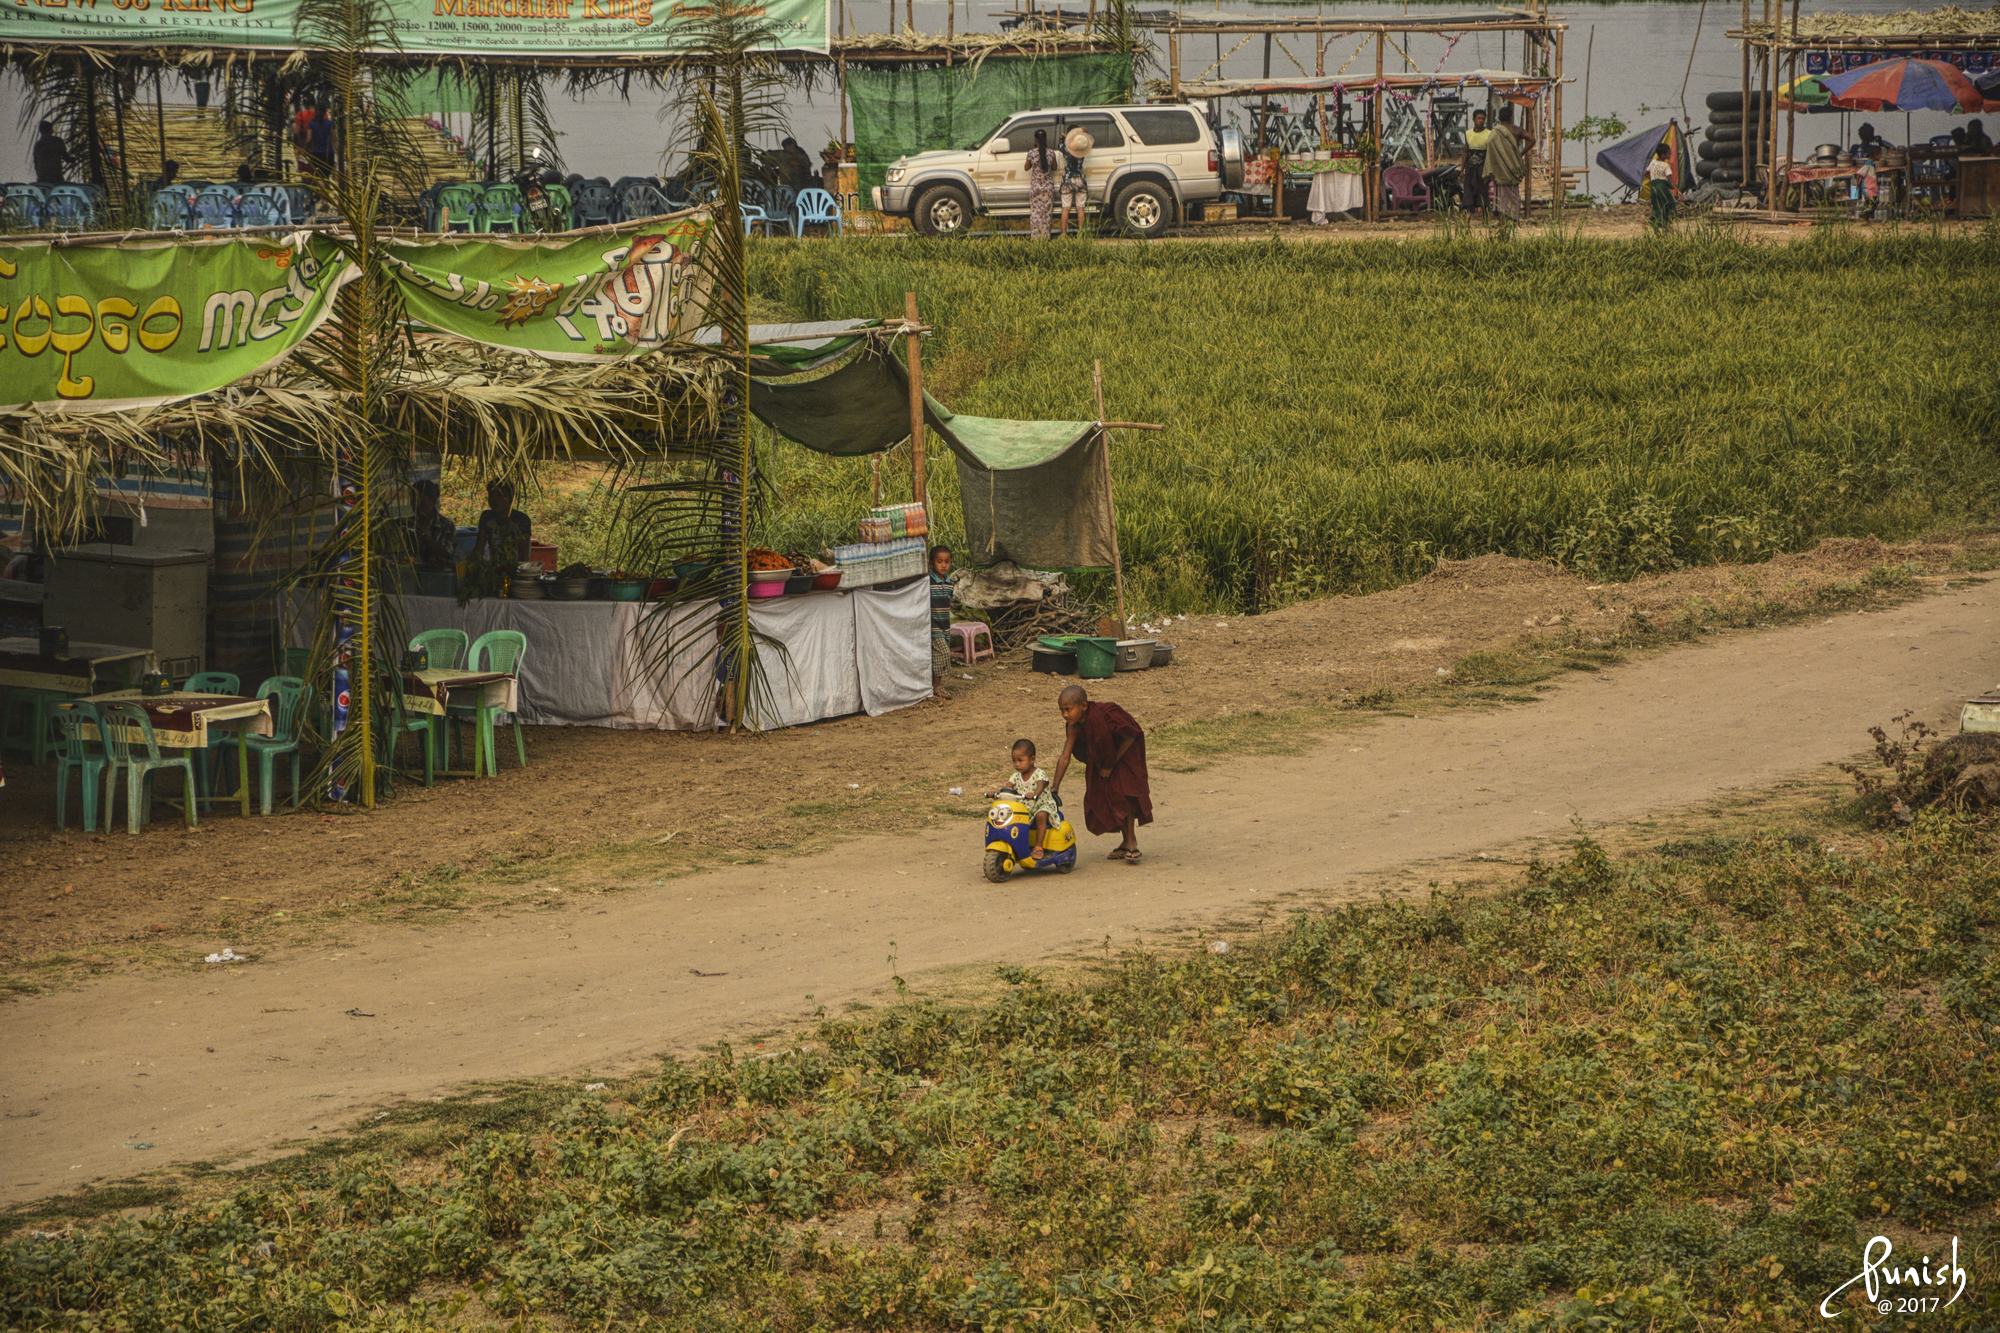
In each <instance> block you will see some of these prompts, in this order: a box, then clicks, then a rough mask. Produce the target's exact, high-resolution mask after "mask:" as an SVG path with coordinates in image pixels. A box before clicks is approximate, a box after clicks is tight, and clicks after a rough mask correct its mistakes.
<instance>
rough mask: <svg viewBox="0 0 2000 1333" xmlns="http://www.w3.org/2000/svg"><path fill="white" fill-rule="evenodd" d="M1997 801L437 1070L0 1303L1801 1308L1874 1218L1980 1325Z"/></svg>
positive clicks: (763, 1324) (842, 1312)
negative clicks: (674, 1050) (413, 1098)
mask: <svg viewBox="0 0 2000 1333" xmlns="http://www.w3.org/2000/svg"><path fill="white" fill-rule="evenodd" d="M1992 834H1993V829H1992V827H1991V826H1990V825H1987V826H1984V827H1982V826H1979V825H1976V824H1972V823H1969V822H1953V821H1950V820H1948V819H1945V818H1937V817H1932V816H1928V815H1927V816H1924V817H1923V818H1922V819H1920V821H1919V823H1918V825H1917V826H1916V827H1915V828H1914V829H1913V830H1911V831H1909V832H1907V833H1899V834H1896V835H1893V836H1890V837H1887V838H1885V839H1883V840H1882V841H1880V842H1878V843H1873V844H1871V845H1869V846H1868V848H1867V850H1865V851H1861V852H1856V853H1853V854H1837V853H1833V852H1830V851H1828V850H1826V849H1824V848H1823V847H1822V846H1821V845H1820V841H1819V839H1818V838H1815V837H1789V838H1779V837H1773V838H1768V839H1765V840H1760V841H1757V842H1754V843H1751V844H1743V845H1734V846H1732V845H1729V844H1723V843H1716V842H1712V841H1711V842H1703V843H1700V844H1692V845H1686V846H1679V847H1673V846H1669V847H1664V848H1662V849H1660V854H1657V855H1653V856H1649V857H1646V858H1643V859H1639V860H1635V861H1630V862H1625V863H1613V862H1611V861H1608V860H1607V859H1606V858H1605V857H1604V856H1603V854H1602V853H1601V852H1599V851H1598V850H1597V849H1596V848H1595V847H1594V846H1593V845H1592V844H1589V843H1583V844H1580V845H1579V847H1578V848H1577V850H1576V852H1575V854H1574V855H1573V856H1572V857H1571V858H1570V859H1569V860H1568V861H1567V862H1565V863H1563V864H1560V865H1551V866H1540V867H1537V868H1535V869H1534V870H1533V871H1532V872H1531V873H1530V874H1529V876H1528V877H1527V879H1526V881H1525V883H1524V884H1522V885H1520V886H1518V887H1517V888H1515V889H1514V890H1512V891H1510V892H1507V893H1505V894H1503V895H1500V896H1497V897H1493V898H1487V899H1479V900H1467V899H1465V898H1463V897H1459V896H1455V895H1442V896H1436V897H1434V898H1433V900H1432V901H1431V902H1430V903H1429V904H1428V905H1425V906H1421V907H1416V906H1385V907H1383V908H1380V909H1376V910H1346V911H1341V912H1333V913H1314V914H1308V915H1304V916H1301V917H1299V918H1297V919H1296V920H1295V921H1294V922H1293V923H1292V924H1291V926H1290V927H1289V929H1287V930H1285V931H1284V932H1282V933H1281V934H1279V935H1278V936H1277V937H1275V938H1274V939H1272V940H1270V941H1268V942H1267V945H1266V946H1265V947H1263V948H1258V949H1240V950H1238V951H1236V952H1232V953H1229V954H1225V955H1214V954H1211V953H1201V954H1198V955H1196V956H1194V957H1191V958H1164V957H1157V956H1133V957H1127V958H1124V959H1122V960H1119V961H1117V962H1116V963H1115V964H1112V965H1110V966H1108V969H1107V972H1106V975H1104V976H1103V977H1101V978H1099V979H1097V980H1095V981H1093V982H1091V983H1089V984H1083V985H1077V986H1074V987H1059V986H1056V985H1052V984H1048V983H1046V982H1045V981H1042V980H1039V979H1037V978H1036V977H1034V976H1032V975H1030V974H1029V973H1027V972H1023V971H1018V970H1008V971H1007V972H1006V973H1005V974H1004V975H1005V978H1006V982H1007V988H1006V990H1005V992H1004V993H1003V994H1002V995H1001V996H1000V997H999V998H998V999H997V1000H995V1001H994V1002H992V1003H990V1004H987V1005H984V1006H981V1007H975V1008H947V1007H944V1006H941V1005H937V1004H933V1003H929V1002H923V1001H918V1000H910V1001H907V1002H904V1003H900V1004H898V1005H896V1006H894V1007H892V1008H890V1009H888V1010H885V1011H883V1012H881V1013H878V1014H863V1015H861V1016H858V1017H855V1018H851V1019H848V1020H841V1021H828V1022H826V1023H825V1024H824V1025H823V1026H822V1027H821V1029H820V1030H819V1033H818V1040H817V1041H815V1042H813V1043H811V1044H809V1045H808V1046H807V1047H805V1048H803V1049H800V1050H797V1051H788V1052H786V1053H784V1054H782V1055H779V1056H777V1057H776V1058H757V1059H751V1060H745V1061H736V1060H733V1059H732V1058H731V1057H730V1056H729V1054H728V1053H727V1052H726V1051H725V1052H722V1053H719V1054H718V1055H716V1056H715V1057H713V1058H711V1059H709V1060H706V1061H705V1062H703V1063H701V1064H699V1065H694V1066H680V1065H671V1066H669V1067H668V1068H666V1070H665V1071H664V1072H663V1074H662V1075H661V1076H660V1077H659V1078H657V1079H654V1080H650V1081H646V1082H644V1083H642V1084H636V1085H630V1086H624V1087H620V1088H614V1089H611V1090H608V1091H607V1092H605V1093H603V1094H600V1095H588V1094H579V1095H578V1096H576V1097H575V1099H574V1100H573V1101H571V1102H569V1103H568V1104H567V1105H565V1106H562V1107H561V1108H560V1109H557V1110H550V1109H548V1108H547V1107H546V1104H545V1103H544V1104H543V1105H541V1106H539V1107H537V1106H536V1105H535V1104H534V1103H533V1102H532V1101H530V1102H527V1103H522V1106H523V1107H524V1108H526V1109H525V1111H524V1113H523V1114H521V1115H520V1116H519V1118H516V1119H513V1120H511V1121H510V1120H508V1119H506V1118H505V1117H504V1116H502V1117H500V1118H499V1122H498V1123H497V1124H495V1125H494V1126H493V1127H490V1128H485V1129H467V1128H464V1127H463V1115H464V1108H452V1110H451V1115H452V1116H453V1117H454V1119H455V1121H456V1124H455V1125H454V1127H453V1130H452V1131H451V1132H449V1133H437V1132H430V1131H425V1130H423V1129H422V1127H421V1126H418V1127H417V1130H418V1132H417V1133H416V1134H415V1135H414V1136H413V1137H412V1138H411V1139H410V1140H408V1144H407V1150H406V1154H407V1155H405V1156H404V1157H403V1158H402V1159H401V1160H394V1159H391V1158H390V1157H388V1156H382V1155H355V1156H349V1157H345V1158H329V1157H328V1156H326V1155H320V1156H317V1157H315V1158H312V1159H308V1160H305V1161H302V1162H299V1163H295V1164H293V1165H291V1166H290V1167H286V1166H282V1165H281V1166H278V1167H271V1168H264V1169H262V1170H260V1171H258V1172H255V1173H252V1177H251V1179H250V1182H249V1183H248V1184H247V1185H246V1186H245V1187H244V1188H242V1189H241V1190H239V1191H238V1192H237V1193H235V1194H233V1195H230V1196H227V1197H218V1198H211V1199H210V1200H209V1201H206V1202H202V1203H197V1204H192V1205H190V1206H187V1207H185V1208H179V1209H170V1210H167V1211H164V1212H162V1213H160V1214H158V1215H156V1216H153V1217H150V1218H147V1219H145V1220H139V1221H134V1220H113V1221H111V1222H110V1223H108V1224H106V1225H101V1226H96V1227H87V1228H79V1229H75V1230H73V1231H69V1232H66V1233H63V1234H38V1235H31V1236H17V1238H16V1239H15V1240H13V1241H12V1242H11V1243H10V1244H9V1245H8V1247H7V1248H6V1249H5V1251H4V1254H0V1314H3V1315H4V1319H5V1322H6V1324H7V1326H8V1327H11V1328H40V1327H52V1326H71V1327H105V1328H113V1327H116V1328H132V1329H156V1328H158V1329H164V1328H171V1327H182V1328H207V1327H218V1328H221V1327H228V1328H239V1327H240V1328H267V1329H331V1328H335V1327H337V1326H339V1327H347V1328H384V1329H387V1328H416V1327H425V1326H433V1325H442V1324H445V1323H449V1322H468V1321H474V1320H489V1319H495V1318H509V1319H511V1318H515V1317H521V1316H532V1317H534V1318H536V1319H537V1320H538V1321H539V1320H540V1319H542V1318H543V1317H547V1318H549V1319H551V1320H555V1321H558V1322H561V1321H571V1322H574V1323H575V1324H578V1325H582V1326H592V1327H597V1326H603V1325H606V1324H614V1325H619V1326H638V1325H641V1324H656V1325H657V1326H659V1327H668V1328H701V1329H736V1328H742V1329H750V1328H764V1329H805V1328H815V1327H820V1328H835V1327H838V1328H863V1327H865V1328H907V1327H915V1328H941V1329H942V1328H970V1327H979V1328H985V1329H1003V1328H1012V1329H1015V1330H1026V1329H1028V1328H1030V1327H1047V1328H1057V1329H1084V1328H1090V1327H1097V1328H1112V1327H1117V1328H1133V1329H1153V1328H1189V1329H1194V1328H1200V1329H1248V1328H1258V1329H1274V1330H1275V1329H1281V1328H1298V1329H1364V1328H1366V1329H1375V1328H1387V1327H1397V1328H1412V1329H1463V1328H1473V1327H1484V1326H1487V1325H1488V1324H1494V1325H1498V1324H1501V1323H1505V1324H1506V1326H1508V1327H1518V1328H1523V1329H1529V1328H1551V1329H1553V1328H1585V1327H1588V1328H1594V1329H1608V1330H1617V1329H1630V1330H1634V1331H1635V1333H1636V1331H1637V1330H1642V1329H1675V1328H1696V1327H1700V1328H1706V1329H1740V1328H1749V1327H1751V1326H1752V1325H1755V1326H1756V1327H1759V1328H1772V1327H1776V1328H1800V1329H1803V1328H1805V1327H1807V1326H1809V1325H1810V1326H1813V1327H1819V1326H1821V1324H1822V1321H1821V1320H1820V1319H1819V1316H1818V1314H1817V1312H1816V1306H1817V1303H1818V1301H1819V1300H1820V1299H1821V1297H1822V1296H1823V1295H1824V1294H1825V1293H1826V1292H1828V1291H1830V1290H1832V1289H1833V1288H1834V1287H1835V1286H1837V1285H1838V1284H1839V1283H1841V1282H1843V1281H1845V1280H1846V1279H1847V1278H1848V1277H1851V1276H1853V1275H1854V1274H1855V1273H1857V1272H1858V1271H1859V1262H1860V1253H1861V1244H1862V1241H1864V1240H1865V1239H1866V1238H1867V1237H1868V1236H1869V1235H1871V1234H1874V1233H1876V1232H1883V1233H1886V1234H1890V1235H1892V1236H1894V1237H1896V1238H1897V1240H1898V1243H1899V1245H1904V1244H1908V1245H1914V1246H1915V1247H1916V1251H1915V1252H1922V1253H1928V1254H1930V1255H1931V1260H1932V1263H1933V1264H1936V1263H1937V1262H1938V1261H1939V1255H1940V1254H1941V1253H1948V1248H1949V1243H1948V1241H1941V1240H1938V1239H1936V1238H1937V1237H1939V1236H1949V1235H1952V1234H1956V1235H1957V1236H1958V1237H1959V1241H1960V1244H1959V1256H1960V1263H1961V1265H1962V1266H1963V1267H1965V1268H1966V1269H1967V1270H1968V1271H1969V1272H1970V1273H1971V1274H1972V1275H1973V1277H1972V1290H1971V1291H1970V1292H1969V1293H1968V1294H1967V1295H1966V1296H1965V1297H1963V1298H1961V1300H1960V1302H1959V1305H1958V1308H1957V1309H1956V1310H1953V1311H1949V1312H1946V1313H1943V1314H1930V1315H1926V1316H1924V1317H1922V1318H1921V1319H1920V1320H1909V1321H1900V1320H1890V1321H1886V1322H1885V1326H1894V1325H1896V1324H1899V1323H1903V1322H1907V1323H1908V1324H1909V1326H1911V1327H1916V1326H1919V1325H1921V1326H1922V1327H1926V1328H1933V1327H1934V1328H1970V1327H1976V1326H1980V1325H1981V1324H1982V1323H1984V1324H1986V1325H1988V1326H1990V1324H1991V1322H1992V1321H1993V1320H1995V1319H1996V1318H2000V1302H1996V1301H1995V1299H1994V1297H1993V1294H1992V1293H1993V1292H1994V1291H1995V1290H1996V1288H1995V1287H1994V1285H1993V1276H1992V1275H1993V1273H1994V1272H1995V1271H1996V1268H1995V1265H1996V1264H1997V1263H2000V1224H1996V1222H1995V1220H1994V1219H1995V1199H1996V1190H2000V1178H1996V1175H1995V1172H1994V1167H1993V1163H1994V1162H1995V1160H1996V1159H2000V1122H1996V1120H1995V1118H1994V1115H1993V1108H1994V1107H1995V1106H1996V1105H2000V1050H1996V1046H1997V1045H2000V1007H1996V996H1997V995H2000V948H1996V936H1995V926H1996V912H1997V911H2000V876H1996V872H1995V861H1994V856H1993V847H1992V841H1991V839H1992ZM501 1109H502V1108H495V1110H496V1111H499V1110H501ZM406 1111H407V1115H408V1118H411V1119H414V1118H416V1117H418V1116H421V1115H422V1114H423V1111H422V1108H406ZM405 1114H406V1113H405V1112H399V1113H398V1117H399V1118H404V1117H405ZM1913 1230H1914V1231H1915V1232H1917V1233H1921V1234H1917V1235H1913V1234H1912V1232H1913ZM474 1292H476V1293H477V1295H476V1296H473V1295H472V1293H474ZM1898 1294H1904V1295H1909V1294H1920V1293H1912V1292H1902V1293H1898ZM413 1298H414V1299H413ZM468 1299H471V1300H474V1301H476V1304H472V1305H470V1306H466V1305H464V1304H462V1302H464V1301H466V1300H468Z"/></svg>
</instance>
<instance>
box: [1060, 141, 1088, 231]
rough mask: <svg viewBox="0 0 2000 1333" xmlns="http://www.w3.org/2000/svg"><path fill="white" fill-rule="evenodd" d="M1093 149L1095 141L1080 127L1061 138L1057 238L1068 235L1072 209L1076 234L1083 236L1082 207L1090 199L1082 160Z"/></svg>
mask: <svg viewBox="0 0 2000 1333" xmlns="http://www.w3.org/2000/svg"><path fill="white" fill-rule="evenodd" d="M1095 147H1097V141H1096V140H1095V139H1093V138H1091V137H1090V131H1089V130H1087V129H1085V128H1084V127H1083V126H1081V125H1078V126H1077V127H1076V128H1075V129H1073V130H1071V131H1070V132H1069V133H1068V134H1066V135H1064V136H1063V146H1062V157H1063V174H1062V186H1061V198H1062V219H1061V221H1060V222H1059V223H1058V224H1057V226H1056V235H1058V236H1067V235H1069V210H1070V209H1071V208H1072V207H1074V208H1075V209H1076V234H1077V235H1078V236H1081V235H1083V205H1084V202H1085V201H1086V200H1087V199H1089V197H1090V183H1089V182H1088V181H1086V180H1085V179H1084V176H1083V159H1084V158H1086V157H1088V156H1089V155H1090V150H1091V149H1093V148H1095Z"/></svg>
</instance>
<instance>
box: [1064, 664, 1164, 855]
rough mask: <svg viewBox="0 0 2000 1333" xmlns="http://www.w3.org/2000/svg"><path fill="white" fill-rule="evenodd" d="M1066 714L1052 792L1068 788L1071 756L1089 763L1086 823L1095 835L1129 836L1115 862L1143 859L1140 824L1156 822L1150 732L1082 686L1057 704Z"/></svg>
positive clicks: (1085, 774) (1116, 852)
mask: <svg viewBox="0 0 2000 1333" xmlns="http://www.w3.org/2000/svg"><path fill="white" fill-rule="evenodd" d="M1056 707H1057V708H1058V709H1060V710H1061V711H1062V716H1063V723H1064V734H1063V752H1062V758H1060V759H1058V760H1056V776H1055V781H1054V782H1052V783H1050V784H1049V790H1050V791H1051V792H1057V791H1060V790H1061V789H1062V781H1063V774H1064V773H1066V772H1068V771H1069V761H1070V756H1071V755H1075V756H1076V757H1077V758H1078V759H1079V760H1081V761H1082V762H1083V822H1084V826H1085V827H1087V828H1088V829H1089V830H1090V831H1091V832H1092V833H1095V834H1098V835H1099V836H1102V835H1103V834H1106V833H1123V834H1124V835H1125V837H1124V840H1123V841H1121V842H1120V843H1119V844H1118V845H1117V846H1116V847H1114V848H1112V849H1111V855H1110V856H1109V857H1108V858H1106V859H1108V860H1112V861H1137V860H1138V859H1139V825H1141V824H1150V823H1152V822H1153V793H1152V786H1151V784H1150V783H1149V782H1148V780H1147V777H1146V733H1145V732H1143V731H1141V730H1140V729H1139V724H1138V723H1137V722H1135V721H1133V720H1132V715H1131V714H1130V713H1128V712H1126V711H1125V710H1124V709H1122V708H1120V707H1119V706H1118V705H1117V704H1112V703H1101V702H1099V703H1093V702H1091V698H1090V696H1089V695H1088V694H1086V693H1085V692H1084V689H1083V687H1082V686H1081V685H1072V686H1070V687H1069V688H1068V689H1066V690H1064V691H1063V692H1062V694H1061V695H1060V696H1059V697H1058V698H1057V699H1056Z"/></svg>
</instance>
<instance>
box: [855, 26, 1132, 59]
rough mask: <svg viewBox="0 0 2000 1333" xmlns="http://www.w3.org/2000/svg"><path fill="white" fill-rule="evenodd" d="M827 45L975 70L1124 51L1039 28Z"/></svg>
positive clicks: (1101, 38)
mask: <svg viewBox="0 0 2000 1333" xmlns="http://www.w3.org/2000/svg"><path fill="white" fill-rule="evenodd" d="M827 45H828V46H829V47H830V48H831V49H832V51H833V53H834V54H835V55H842V56H847V55H894V54H896V53H898V52H908V53H909V54H910V55H911V56H912V57H919V58H923V59H932V58H935V57H937V56H939V55H946V56H948V57H949V58H950V59H951V61H952V62H953V63H954V64H966V65H974V66H977V65H979V64H981V63H982V62H984V61H985V60H986V58H987V57H988V56H1031V57H1033V56H1058V55H1079V54H1084V53H1088V52H1113V51H1120V50H1124V49H1126V48H1125V47H1123V46H1121V45H1120V44H1119V42H1118V41H1117V39H1116V38H1115V37H1113V36H1107V35H1105V34H1104V33H1099V32H1087V31H1076V32H1071V31H1068V30H1065V29H1060V28H1043V29H1034V30H1022V31H1015V32H968V33H959V34H957V35H955V36H951V37H947V36H946V35H945V34H943V33H941V32H918V31H917V30H916V29H914V28H911V27H908V26H905V27H904V28H903V29H902V30H901V31H899V32H864V33H857V34H855V35H854V36H852V37H837V38H834V39H833V40H832V41H830V42H828V43H827Z"/></svg>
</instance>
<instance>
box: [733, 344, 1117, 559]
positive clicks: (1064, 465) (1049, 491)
mask: <svg viewBox="0 0 2000 1333" xmlns="http://www.w3.org/2000/svg"><path fill="white" fill-rule="evenodd" d="M750 410H751V412H753V413H754V414H755V415H756V417H757V419H758V420H759V421H762V422H763V423H764V424H765V425H767V426H769V427H771V429H773V430H775V431H777V432H778V433H779V434H780V435H782V436H784V437H785V438H786V439H788V440H791V441H794V442H795V443H798V444H802V445H804V446H805V447H806V448H808V449H813V450H816V451H818V452H819V453H823V454H833V455H836V456H839V457H843V458H854V457H859V456H861V455H863V454H878V453H882V452H883V451H885V450H887V449H889V448H891V447H893V446H895V445H897V444H900V443H901V442H902V441H904V440H907V439H908V438H910V380H909V375H908V373H907V372H906V371H905V370H904V369H903V364H902V363H901V362H900V361H898V360H896V358H895V357H893V356H890V355H888V354H887V353H886V352H884V351H883V350H882V349H881V348H880V347H878V346H870V347H868V348H864V349H863V350H862V351H861V352H859V353H858V354H856V355H855V357H854V359H853V360H851V361H849V362H848V363H847V364H846V365H844V366H841V367H840V368H839V369H838V370H835V371H833V372H832V373H831V374H828V375H824V376H821V377H820V378H818V379H813V380H805V381H802V382H789V383H785V382H780V383H774V382H771V381H768V380H759V379H753V380H751V381H750ZM924 421H925V423H926V424H927V425H928V426H929V427H930V428H931V430H932V431H934V432H936V434H937V436H938V438H940V439H942V440H943V441H944V442H945V444H946V445H947V446H948V447H949V448H950V449H951V451H952V454H953V455H954V457H955V458H956V459H957V461H958V490H959V499H960V503H961V504H962V505H963V506H964V510H965V540H966V545H967V547H968V548H969V549H967V550H966V551H965V552H964V554H965V555H966V557H967V558H968V559H969V560H971V561H973V562H975V563H977V564H982V565H993V564H998V563H999V562H1000V561H1002V560H1011V561H1013V562H1014V563H1015V564H1017V565H1022V566H1025V567H1027V568H1029V569H1105V568H1109V567H1110V565H1111V563H1112V532H1111V491H1110V477H1109V471H1108V469H1107V467H1106V459H1105V455H1104V448H1105V445H1104V433H1103V432H1102V431H1101V430H1099V429H1098V426H1097V423H1096V422H1094V421H1002V420H998V419H995V418H992V417H973V416H963V415H960V414H959V413H956V412H953V411H952V410H951V409H950V408H948V407H946V406H945V405H944V404H943V403H940V402H938V401H937V399H935V398H933V397H931V396H930V395H929V394H925V395H924Z"/></svg>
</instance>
